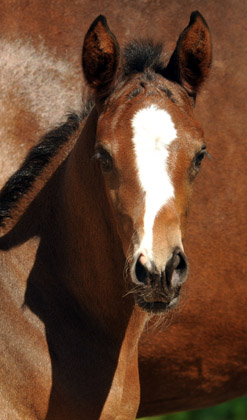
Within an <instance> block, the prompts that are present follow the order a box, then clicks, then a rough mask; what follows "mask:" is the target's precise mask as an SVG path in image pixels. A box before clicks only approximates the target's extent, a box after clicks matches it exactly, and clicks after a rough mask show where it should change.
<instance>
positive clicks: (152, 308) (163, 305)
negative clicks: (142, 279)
mask: <svg viewBox="0 0 247 420" xmlns="http://www.w3.org/2000/svg"><path fill="white" fill-rule="evenodd" d="M135 300H136V303H137V305H138V306H139V307H140V308H141V309H143V310H144V311H146V312H152V313H154V314H155V313H156V314H158V313H162V312H165V311H167V310H170V309H172V308H174V307H175V306H177V304H178V302H179V295H175V296H174V297H173V298H172V299H171V300H170V301H167V299H164V298H163V299H162V298H159V299H157V300H154V299H150V298H149V299H146V298H144V297H142V296H140V295H138V294H136V295H135Z"/></svg>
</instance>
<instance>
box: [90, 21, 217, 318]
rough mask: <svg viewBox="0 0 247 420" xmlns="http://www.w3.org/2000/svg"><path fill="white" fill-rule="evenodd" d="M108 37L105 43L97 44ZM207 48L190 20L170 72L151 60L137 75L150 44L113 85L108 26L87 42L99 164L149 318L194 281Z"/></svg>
mask: <svg viewBox="0 0 247 420" xmlns="http://www.w3.org/2000/svg"><path fill="white" fill-rule="evenodd" d="M104 28H105V32H104V31H103V29H104ZM102 32H104V34H105V35H104V36H105V38H104V42H103V39H102V40H101V42H99V39H100V38H101V37H102ZM92 33H94V37H93V36H92ZM96 35H97V39H98V41H97V43H96V44H95V45H94V43H93V41H92V40H93V39H96ZM192 35H193V36H192ZM205 40H206V41H205ZM200 43H201V47H200ZM210 47H211V44H210V38H209V35H208V28H207V26H206V23H205V21H204V20H203V18H202V17H201V15H199V14H197V13H196V15H195V14H194V15H193V14H192V17H191V21H190V25H189V26H188V27H187V28H186V29H185V31H184V32H183V33H182V35H181V36H180V38H179V41H178V44H177V48H176V50H175V52H174V54H173V55H172V57H171V59H170V62H169V63H168V65H167V66H166V67H165V68H163V69H162V68H161V63H160V62H157V63H156V67H155V64H152V65H149V66H148V64H147V60H148V59H146V64H144V65H143V71H140V62H141V60H143V62H144V61H145V60H144V59H143V57H144V56H145V48H146V49H148V52H147V51H146V57H148V55H149V54H150V45H149V46H146V47H145V45H144V44H143V45H142V46H141V47H140V45H139V47H138V48H139V50H142V52H141V56H139V57H138V56H136V57H135V53H133V52H131V58H130V60H129V61H128V57H127V64H126V65H125V68H124V69H123V71H122V75H121V76H120V77H119V79H120V81H119V82H118V83H116V82H115V81H114V79H115V76H116V68H117V66H118V56H119V53H118V51H119V48H118V44H117V42H116V39H115V37H114V36H113V35H112V34H111V33H110V32H109V28H108V27H107V26H106V22H105V21H104V20H102V17H100V18H98V20H96V21H95V22H94V23H93V25H92V26H91V28H90V29H89V32H88V34H87V35H86V38H85V42H84V73H85V75H86V78H87V81H88V83H89V84H90V85H91V86H92V87H94V89H95V92H96V102H97V104H98V109H99V119H98V126H97V134H96V144H95V157H96V158H97V160H98V161H99V163H100V166H101V170H102V174H103V177H104V181H105V187H106V193H107V197H108V201H109V203H110V206H111V208H112V212H113V217H114V219H115V221H116V225H117V229H118V232H119V236H120V238H121V241H122V245H123V250H124V253H125V256H126V259H127V261H128V264H129V267H130V276H131V279H132V282H133V283H134V284H135V289H134V290H135V296H136V300H137V303H138V304H139V305H140V306H141V307H142V308H144V309H145V310H147V311H152V312H160V311H162V310H164V309H167V308H171V307H172V306H174V305H175V304H176V303H177V301H178V295H179V290H180V287H181V285H182V283H184V281H185V280H186V278H187V276H188V262H187V259H186V256H185V254H184V251H183V245H182V238H183V234H184V230H185V222H186V217H187V213H188V205H189V200H190V196H191V191H192V181H193V179H194V177H195V176H196V174H197V173H198V171H199V168H200V163H201V160H202V158H203V156H204V154H205V144H204V141H203V132H202V130H201V128H200V126H199V124H198V123H197V121H196V120H195V118H194V115H193V101H194V99H195V96H196V93H197V91H198V89H199V86H200V84H201V82H202V81H203V80H204V78H205V77H206V73H207V72H208V68H209V65H210V62H211V53H210V51H209V50H210ZM89 48H90V51H91V50H92V49H94V59H95V56H96V55H98V57H99V60H98V63H97V65H95V63H94V70H92V69H93V66H92V63H90V60H89V59H88V54H89ZM194 50H195V51H194ZM136 54H137V55H138V54H139V55H140V51H139V52H138V53H136ZM195 54H196V56H195ZM109 56H110V57H111V59H110V60H109V59H108V57H109ZM153 61H155V59H154V60H153ZM106 62H107V63H108V65H107V66H106ZM133 62H136V63H138V64H137V66H138V71H136V70H134V69H133V68H132V73H131V71H130V67H131V66H132V67H133ZM145 66H146V67H145ZM189 66H191V68H189ZM155 68H156V71H155ZM99 69H100V71H99ZM126 69H127V70H126ZM92 72H94V73H93V75H92ZM110 73H111V75H110ZM171 75H172V76H173V80H172V77H171ZM111 83H112V85H111ZM110 86H111V87H110ZM107 92H108V93H107ZM102 98H104V99H102Z"/></svg>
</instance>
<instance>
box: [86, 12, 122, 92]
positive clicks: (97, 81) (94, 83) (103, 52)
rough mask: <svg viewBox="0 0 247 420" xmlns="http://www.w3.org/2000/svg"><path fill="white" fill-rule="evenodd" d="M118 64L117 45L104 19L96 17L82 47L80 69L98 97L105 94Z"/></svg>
mask: <svg viewBox="0 0 247 420" xmlns="http://www.w3.org/2000/svg"><path fill="white" fill-rule="evenodd" d="M118 63H119V45H118V42H117V40H116V38H115V36H114V35H113V33H112V32H111V31H110V29H109V27H108V25H107V21H106V18H105V17H104V16H102V15H100V16H98V17H97V18H96V19H95V20H94V22H93V23H92V25H91V26H90V28H89V30H88V32H87V34H86V36H85V39H84V45H83V53H82V67H83V71H84V75H85V78H86V81H87V83H88V85H89V86H90V87H91V88H93V89H94V90H95V92H96V93H97V94H98V95H104V94H106V92H107V90H108V89H109V88H110V85H111V84H112V82H113V80H114V77H115V74H116V70H117V67H118Z"/></svg>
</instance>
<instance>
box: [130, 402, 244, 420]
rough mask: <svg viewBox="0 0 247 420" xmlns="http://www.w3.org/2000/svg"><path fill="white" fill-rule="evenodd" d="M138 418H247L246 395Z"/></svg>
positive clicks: (196, 419) (238, 419)
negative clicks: (198, 407)
mask: <svg viewBox="0 0 247 420" xmlns="http://www.w3.org/2000/svg"><path fill="white" fill-rule="evenodd" d="M138 420H247V397H242V398H237V399H234V400H232V401H228V402H226V403H224V404H220V405H216V406H214V407H210V408H205V409H204V410H195V411H184V412H182V413H176V414H167V415H165V416H156V417H145V418H144V417H143V418H141V419H138Z"/></svg>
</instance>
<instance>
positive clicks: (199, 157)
mask: <svg viewBox="0 0 247 420" xmlns="http://www.w3.org/2000/svg"><path fill="white" fill-rule="evenodd" d="M205 154H206V150H205V149H203V150H201V151H200V152H199V153H197V155H196V157H195V160H194V165H195V168H198V169H200V167H201V163H202V160H203V159H204V156H205Z"/></svg>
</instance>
